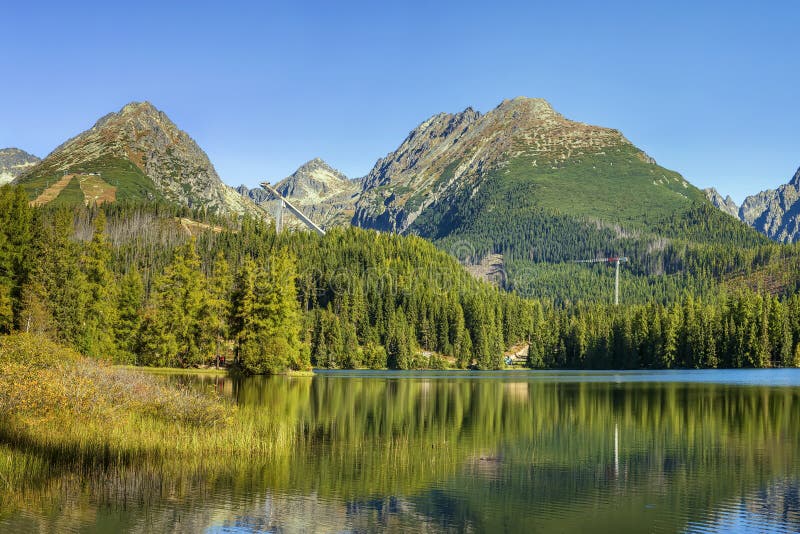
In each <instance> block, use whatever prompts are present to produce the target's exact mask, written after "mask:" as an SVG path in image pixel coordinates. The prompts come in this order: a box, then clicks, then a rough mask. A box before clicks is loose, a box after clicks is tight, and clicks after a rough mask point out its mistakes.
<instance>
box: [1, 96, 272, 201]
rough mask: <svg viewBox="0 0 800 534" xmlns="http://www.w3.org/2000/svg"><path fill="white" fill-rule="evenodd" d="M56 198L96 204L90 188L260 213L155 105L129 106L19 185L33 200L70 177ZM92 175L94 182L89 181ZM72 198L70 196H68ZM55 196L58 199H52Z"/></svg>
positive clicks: (112, 195)
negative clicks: (226, 182)
mask: <svg viewBox="0 0 800 534" xmlns="http://www.w3.org/2000/svg"><path fill="white" fill-rule="evenodd" d="M69 176H74V177H77V178H78V180H77V182H78V184H76V183H75V180H73V181H71V182H70V181H69V180H67V183H66V185H64V189H63V191H61V192H58V191H56V192H55V197H54V198H53V200H58V199H63V201H65V202H68V201H70V200H71V201H75V200H76V199H80V198H81V197H82V198H83V199H84V201H85V202H90V201H92V199H93V198H96V196H95V197H90V195H89V193H88V192H87V191H88V186H86V184H87V183H89V184H90V185H92V186H93V187H94V189H96V190H100V191H101V198H104V199H105V201H114V200H117V199H146V200H157V199H165V200H167V201H170V202H175V203H178V204H182V205H185V206H189V207H193V208H196V207H203V208H209V209H212V210H217V211H222V212H232V213H237V214H244V213H248V214H252V215H256V216H257V215H258V213H259V212H258V208H256V207H255V206H254V205H252V203H250V202H248V201H246V200H245V199H243V198H242V197H241V196H240V195H238V194H237V193H236V192H235V191H234V190H233V189H232V188H230V187H229V186H227V185H225V184H224V183H223V182H222V180H221V179H220V177H219V175H218V174H217V172H216V170H215V169H214V166H213V165H212V163H211V161H210V160H209V158H208V156H207V155H206V153H205V152H204V151H203V150H202V149H201V148H200V147H199V145H198V144H197V143H196V142H195V141H194V139H192V138H191V137H190V136H189V135H188V134H187V133H186V132H184V131H183V130H181V129H179V128H178V127H177V126H176V125H175V124H174V123H173V122H172V121H171V120H170V119H169V117H168V116H167V114H166V113H164V112H163V111H160V110H158V109H157V108H156V107H155V106H153V105H152V104H151V103H150V102H147V101H145V102H130V103H128V104H126V105H125V106H123V107H122V108H121V109H120V110H119V111H118V112H112V113H108V114H106V115H104V116H103V117H101V118H100V119H98V120H97V121H96V122H95V123H94V125H93V126H92V127H91V128H89V129H88V130H85V131H83V132H81V133H79V134H77V135H75V136H74V137H72V138H70V139H68V140H66V141H65V142H64V143H62V144H61V145H59V146H58V147H57V148H56V149H55V150H53V151H52V152H51V153H50V154H48V156H47V157H45V158H44V159H43V160H42V161H40V162H39V163H38V164H37V165H35V166H34V167H32V168H31V169H28V170H27V171H26V172H25V173H24V174H22V175H20V176H19V177H18V178H17V179H16V182H17V183H20V184H21V185H23V186H25V187H26V189H27V190H28V192H29V194H30V195H31V196H33V197H34V198H37V197H38V196H39V195H41V194H44V193H43V192H47V190H48V189H50V188H52V187H53V185H52V184H53V183H54V182H57V181H61V180H62V179H67V178H68V177H69ZM89 177H91V178H89ZM67 193H70V195H71V196H67ZM51 196H52V195H51Z"/></svg>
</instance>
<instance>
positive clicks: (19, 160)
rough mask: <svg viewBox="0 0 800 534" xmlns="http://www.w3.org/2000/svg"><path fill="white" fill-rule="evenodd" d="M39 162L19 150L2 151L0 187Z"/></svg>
mask: <svg viewBox="0 0 800 534" xmlns="http://www.w3.org/2000/svg"><path fill="white" fill-rule="evenodd" d="M38 162H39V158H37V157H36V156H34V155H32V154H28V153H27V152H25V151H24V150H20V149H19V148H2V149H0V185H3V184H6V183H8V182H10V181H12V180H14V178H16V177H17V176H19V175H20V174H22V173H24V172H25V171H26V170H28V169H29V168H30V167H32V166H33V165H35V164H36V163H38Z"/></svg>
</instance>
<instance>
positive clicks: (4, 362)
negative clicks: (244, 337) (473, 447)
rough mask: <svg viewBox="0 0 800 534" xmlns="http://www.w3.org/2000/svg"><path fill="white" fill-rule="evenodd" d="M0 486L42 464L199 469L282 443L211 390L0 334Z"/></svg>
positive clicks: (278, 434) (275, 429)
mask: <svg viewBox="0 0 800 534" xmlns="http://www.w3.org/2000/svg"><path fill="white" fill-rule="evenodd" d="M0 413H2V425H0V450H2V453H3V454H0V485H6V486H7V487H13V486H15V485H16V483H18V482H22V481H24V480H25V479H26V478H30V476H31V474H32V473H34V472H40V471H42V468H43V467H48V468H49V467H53V466H58V467H65V468H68V469H75V468H76V467H79V466H121V465H132V464H144V463H149V462H156V463H159V464H160V463H162V462H164V461H165V460H169V461H170V463H174V464H176V465H178V464H180V465H181V466H183V467H187V466H191V465H196V466H209V464H213V463H214V462H223V463H224V462H230V461H231V459H239V460H243V461H244V460H247V459H249V458H253V457H254V456H258V457H264V456H266V455H269V454H271V453H272V452H273V451H274V449H275V448H276V447H277V446H280V447H285V445H286V440H288V439H290V438H289V433H287V432H285V429H282V427H281V426H280V425H278V424H275V425H272V424H269V425H267V424H262V425H257V428H256V427H255V426H254V425H253V424H252V423H249V422H247V420H245V419H243V418H240V417H237V414H238V409H237V407H236V406H235V405H234V404H232V403H231V402H230V401H226V400H225V399H224V398H222V397H221V396H220V395H219V394H217V393H215V392H214V390H213V388H209V389H208V390H202V391H198V390H197V389H196V388H189V387H188V386H182V385H179V384H175V383H171V382H169V381H167V380H165V379H164V377H161V376H157V375H156V374H153V373H147V372H142V371H138V370H135V369H128V368H120V367H115V366H113V365H110V364H107V363H104V362H102V361H97V360H94V359H90V358H86V357H83V356H81V355H80V354H77V353H76V352H74V351H72V350H70V349H67V348H65V347H63V346H60V345H58V344H55V343H53V342H51V341H49V340H47V339H45V338H42V337H38V336H33V335H26V334H15V335H11V336H6V337H0Z"/></svg>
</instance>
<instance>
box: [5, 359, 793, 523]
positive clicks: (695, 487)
mask: <svg viewBox="0 0 800 534" xmlns="http://www.w3.org/2000/svg"><path fill="white" fill-rule="evenodd" d="M169 379H171V380H181V381H186V382H187V383H190V384H191V385H192V387H213V388H216V389H218V390H219V391H221V392H223V393H224V394H225V395H228V396H230V397H231V398H232V399H234V401H235V402H236V403H238V404H239V406H240V410H239V413H238V415H237V417H242V418H249V419H251V420H252V429H253V432H254V434H257V433H259V432H263V431H264V429H265V428H266V427H270V428H271V429H272V430H271V431H273V432H277V433H276V434H275V435H276V436H278V437H277V438H275V439H276V442H277V443H278V445H277V446H276V450H275V453H274V454H272V455H270V456H269V457H265V458H264V459H263V461H261V462H256V463H255V464H254V463H252V462H250V463H243V462H240V461H237V459H236V458H235V457H232V456H231V455H227V454H226V451H224V450H220V451H218V454H217V455H216V456H215V457H214V458H209V459H207V460H208V461H207V462H201V463H200V465H199V466H198V465H193V466H192V467H186V468H183V467H182V466H169V465H160V466H146V467H144V466H139V467H129V468H124V469H123V468H119V469H116V470H113V471H111V472H109V471H108V470H105V471H93V470H91V469H87V470H86V472H83V473H54V474H53V476H52V477H51V478H50V479H49V480H48V482H47V483H46V484H42V485H41V486H39V487H36V488H31V490H30V492H28V493H26V494H25V495H24V497H20V498H21V499H23V498H24V500H25V503H24V504H23V505H20V506H19V507H18V509H21V510H22V512H16V513H14V514H10V515H6V516H0V531H3V532H40V531H53V532H56V531H57V532H67V531H78V532H166V531H173V532H175V531H177V532H211V533H222V532H229V533H238V532H372V531H392V532H450V531H453V532H596V533H603V532H609V533H612V532H613V533H621V532H751V531H755V532H799V531H800V370H753V371H748V370H735V371H734V370H731V371H723V370H718V371H629V372H608V371H602V372H564V371H530V372H516V371H514V372H481V373H479V372H446V371H444V372H376V371H329V372H318V373H317V374H316V376H314V377H313V378H310V377H294V378H293V377H254V378H248V379H243V380H233V379H230V378H227V377H208V376H201V377H198V376H196V375H195V376H185V377H184V376H179V377H171V378H169ZM276 429H277V430H276ZM164 439H169V437H168V436H165V438H164ZM204 463H206V464H208V467H207V468H204V467H203V464H204ZM212 466H213V468H212ZM1 482H2V481H0V483H1Z"/></svg>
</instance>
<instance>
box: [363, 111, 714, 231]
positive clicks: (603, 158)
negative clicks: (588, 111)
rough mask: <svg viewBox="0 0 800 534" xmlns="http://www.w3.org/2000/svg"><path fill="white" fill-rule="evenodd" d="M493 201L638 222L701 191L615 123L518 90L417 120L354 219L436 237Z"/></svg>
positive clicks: (370, 183) (376, 173)
mask: <svg viewBox="0 0 800 534" xmlns="http://www.w3.org/2000/svg"><path fill="white" fill-rule="evenodd" d="M498 195H499V197H503V198H499V197H498ZM498 202H499V203H500V204H509V202H511V203H513V204H515V205H519V206H520V207H521V208H522V207H526V206H527V207H531V208H533V207H538V208H546V209H554V210H557V211H559V212H560V213H562V214H570V215H576V216H583V217H590V218H596V219H600V220H604V221H607V222H610V223H613V224H622V223H625V224H632V225H640V224H641V222H642V219H643V218H644V217H645V216H648V217H651V218H652V217H653V216H659V215H665V214H669V213H673V212H674V211H676V210H681V209H684V208H686V207H687V206H688V205H690V204H691V203H692V202H703V194H702V192H700V191H699V190H698V189H696V188H695V187H693V186H691V185H690V184H688V183H687V182H686V181H685V180H684V179H683V178H682V177H681V176H680V175H678V174H677V173H675V172H672V171H669V170H667V169H664V168H662V167H660V166H658V165H657V164H656V163H655V161H654V160H653V159H652V158H650V157H649V156H648V155H647V154H645V153H644V152H643V151H641V150H639V149H638V148H636V147H635V146H634V145H633V144H631V143H630V142H629V141H628V140H627V139H625V137H624V136H623V135H622V134H621V133H620V132H619V131H617V130H613V129H609V128H602V127H598V126H591V125H587V124H583V123H580V122H574V121H571V120H568V119H566V118H564V117H563V116H562V115H560V114H559V113H557V112H556V111H555V110H553V108H552V107H551V106H550V104H549V103H547V102H546V101H545V100H542V99H534V98H523V97H520V98H515V99H513V100H506V101H504V102H502V103H501V104H500V105H499V106H498V107H497V108H495V109H494V110H492V111H490V112H489V113H487V114H485V115H481V114H479V113H477V112H475V111H473V110H472V109H471V108H467V109H466V110H465V111H463V112H461V113H458V114H439V115H436V116H434V117H432V118H431V119H429V120H427V121H425V122H423V123H422V124H421V125H420V126H419V127H417V128H416V129H415V130H414V131H412V132H411V133H410V134H409V136H408V137H407V138H406V139H405V141H403V143H402V144H401V145H400V147H399V148H398V149H397V150H396V151H395V152H392V153H390V154H389V155H388V156H387V157H385V158H383V159H381V160H379V161H378V163H377V164H376V165H375V167H374V168H373V169H372V171H371V172H370V173H369V174H368V175H367V177H366V178H365V179H364V191H363V192H362V194H361V196H360V198H359V200H358V202H357V204H356V215H355V219H354V220H355V222H356V224H358V225H359V226H364V227H369V228H377V229H381V230H395V231H398V232H405V231H413V232H415V233H420V234H421V235H428V236H434V237H442V236H444V235H447V234H449V233H451V232H452V231H453V230H456V229H459V228H461V227H463V225H464V223H466V222H467V221H466V219H465V217H468V218H475V216H476V215H477V217H478V219H480V218H481V215H485V214H488V213H489V212H490V211H492V210H493V209H494V206H495V205H496V204H497V203H498ZM467 204H469V210H470V213H469V214H467V213H463V210H462V209H461V208H466V205H467ZM475 210H477V213H476V212H475Z"/></svg>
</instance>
